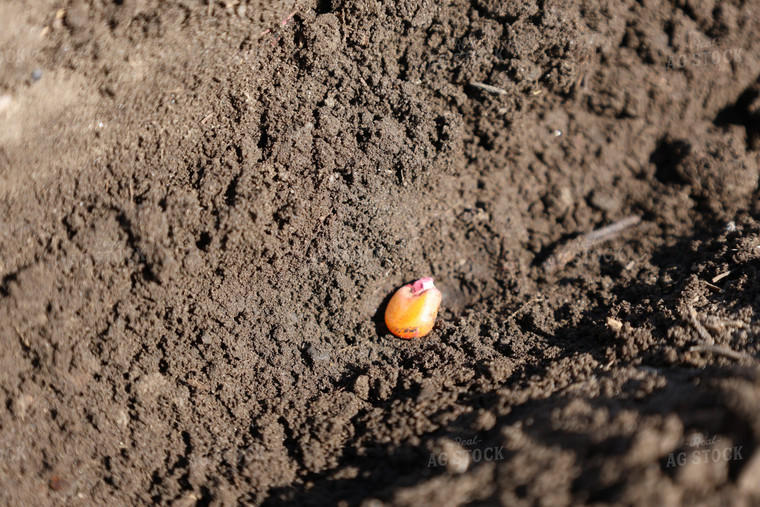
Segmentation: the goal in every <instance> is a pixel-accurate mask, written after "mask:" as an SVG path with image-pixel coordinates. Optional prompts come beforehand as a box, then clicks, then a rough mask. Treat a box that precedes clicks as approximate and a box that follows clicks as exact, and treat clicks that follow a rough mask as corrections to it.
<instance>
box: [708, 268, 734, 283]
mask: <svg viewBox="0 0 760 507" xmlns="http://www.w3.org/2000/svg"><path fill="white" fill-rule="evenodd" d="M730 274H731V270H728V271H725V272H723V273H721V274H719V275H715V276H714V277H713V278H712V283H718V282H720V281H721V280H723V279H724V278H725V277H727V276H728V275H730Z"/></svg>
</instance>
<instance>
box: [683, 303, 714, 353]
mask: <svg viewBox="0 0 760 507" xmlns="http://www.w3.org/2000/svg"><path fill="white" fill-rule="evenodd" d="M689 323H690V324H691V326H692V327H693V328H694V330H695V331H696V332H697V334H698V335H699V337H700V338H701V339H702V341H703V342H704V343H705V345H712V344H714V343H715V340H714V339H713V337H712V335H711V334H710V333H708V332H707V329H705V327H704V326H703V325H702V323H701V322H699V318H698V317H697V311H696V310H695V309H694V308H693V307H692V306H691V305H689Z"/></svg>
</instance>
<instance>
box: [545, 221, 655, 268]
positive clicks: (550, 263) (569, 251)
mask: <svg viewBox="0 0 760 507" xmlns="http://www.w3.org/2000/svg"><path fill="white" fill-rule="evenodd" d="M640 222H641V217H640V216H637V215H631V216H629V217H626V218H623V219H622V220H618V221H617V222H614V223H612V224H610V225H607V226H605V227H602V228H600V229H595V230H593V231H591V232H588V233H586V234H584V235H582V236H579V237H578V238H575V239H574V240H572V241H570V242H568V243H566V244H564V245H562V246H561V247H560V248H559V249H558V250H557V251H556V252H555V253H554V254H552V255H551V256H550V257H549V258H548V259H546V261H544V264H543V267H544V270H545V271H546V272H548V273H553V272H555V271H557V270H559V269H562V268H563V267H565V266H566V265H567V263H568V262H570V261H571V260H573V259H574V258H575V257H576V256H577V255H578V254H579V253H581V252H583V251H584V250H586V249H589V248H592V247H593V246H595V245H597V244H598V243H601V242H602V241H607V240H610V239H612V238H614V237H616V236H618V235H620V234H621V233H622V232H623V231H625V230H626V229H629V228H631V227H633V226H635V225H637V224H639V223H640Z"/></svg>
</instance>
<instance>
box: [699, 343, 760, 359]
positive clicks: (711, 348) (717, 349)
mask: <svg viewBox="0 0 760 507" xmlns="http://www.w3.org/2000/svg"><path fill="white" fill-rule="evenodd" d="M689 352H709V353H711V354H717V355H720V356H726V357H729V358H731V359H734V360H736V361H741V360H746V361H753V360H754V358H753V357H752V356H749V355H747V354H742V353H741V352H736V351H734V350H731V349H729V348H726V347H721V346H719V345H694V346H693V347H690V348H689Z"/></svg>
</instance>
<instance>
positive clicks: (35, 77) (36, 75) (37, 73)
mask: <svg viewBox="0 0 760 507" xmlns="http://www.w3.org/2000/svg"><path fill="white" fill-rule="evenodd" d="M40 79H42V69H34V70H33V71H32V81H39V80H40Z"/></svg>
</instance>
